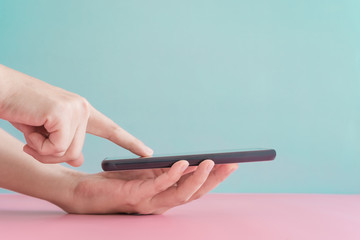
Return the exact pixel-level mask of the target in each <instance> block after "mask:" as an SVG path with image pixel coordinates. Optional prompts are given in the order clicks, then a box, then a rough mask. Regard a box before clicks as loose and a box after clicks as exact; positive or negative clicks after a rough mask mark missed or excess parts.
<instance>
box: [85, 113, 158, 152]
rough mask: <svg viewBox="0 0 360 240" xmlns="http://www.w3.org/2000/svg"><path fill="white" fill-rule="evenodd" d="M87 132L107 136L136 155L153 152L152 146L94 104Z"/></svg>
mask: <svg viewBox="0 0 360 240" xmlns="http://www.w3.org/2000/svg"><path fill="white" fill-rule="evenodd" d="M87 132H88V133H90V134H93V135H96V136H98V137H102V138H106V139H108V140H110V141H111V142H113V143H115V144H117V145H119V146H121V147H123V148H125V149H127V150H129V151H131V152H133V153H135V154H136V155H139V156H142V157H147V156H151V155H152V154H153V150H152V149H151V148H149V147H148V146H146V145H145V144H144V143H143V142H141V141H140V140H139V139H137V138H136V137H134V136H133V135H131V134H130V133H128V132H127V131H125V130H124V129H122V128H121V127H120V126H119V125H117V124H116V123H114V122H113V121H112V120H111V119H110V118H108V117H106V116H105V115H104V114H102V113H101V112H99V111H98V110H96V109H95V108H94V107H92V106H90V117H89V121H88V125H87Z"/></svg>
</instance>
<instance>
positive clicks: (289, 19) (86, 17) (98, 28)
mask: <svg viewBox="0 0 360 240" xmlns="http://www.w3.org/2000/svg"><path fill="white" fill-rule="evenodd" d="M359 13H360V2H359V1H357V0H343V1H340V0H339V1H331V0H330V1H329V0H305V1H285V0H283V1H281V0H275V1H267V0H255V1H237V0H233V1H230V0H227V1H195V0H192V1H169V0H162V1H156V0H155V1H146V0H144V1H45V0H44V1H14V0H8V1H4V0H2V1H0V62H1V63H2V64H4V65H7V66H9V67H12V68H14V69H17V70H19V71H22V72H25V73H27V74H29V75H31V76H34V77H37V78H39V79H41V80H44V81H46V82H49V83H51V84H54V85H57V86H59V87H62V88H65V89H67V90H70V91H73V92H76V93H78V94H80V95H82V96H84V97H86V98H87V99H88V100H89V101H90V102H91V103H92V104H93V105H94V106H95V107H96V108H97V109H99V110H100V111H102V112H103V113H105V114H106V115H108V116H109V117H110V118H112V119H113V120H114V121H116V122H117V123H118V124H119V125H121V126H122V127H123V128H125V129H126V130H128V131H129V132H131V133H132V134H134V135H135V136H137V137H138V138H140V139H141V140H143V141H144V142H145V143H147V144H148V145H149V146H151V147H152V148H153V149H154V150H155V152H156V153H158V154H172V153H188V152H201V151H212V150H226V149H237V148H240V149H241V148H248V147H269V148H275V149H276V150H277V152H278V156H277V158H276V160H275V161H274V162H266V163H265V162H264V163H246V164H241V165H240V168H239V170H238V171H237V172H236V173H234V174H233V175H232V176H231V177H230V178H228V179H227V180H226V181H225V182H224V183H222V184H221V185H220V186H219V187H218V188H217V189H216V190H215V192H287V193H293V192H296V193H303V192H305V193H360V91H359V90H360V14H359ZM0 127H3V128H5V129H6V130H8V131H10V132H11V133H12V134H14V135H15V136H17V137H18V138H20V139H22V137H21V134H19V133H18V132H17V131H16V130H14V128H12V127H11V126H10V125H9V124H8V123H6V122H4V121H0ZM1 144H6V143H1ZM84 154H85V157H86V162H85V163H84V165H83V166H82V167H80V170H83V171H87V172H97V171H100V170H101V169H100V162H101V160H102V159H103V158H104V157H106V156H124V157H127V156H129V153H127V152H126V151H125V150H122V149H121V148H119V147H117V146H115V145H114V144H112V143H110V142H107V141H106V140H104V139H100V138H98V137H94V136H90V135H89V136H88V137H87V140H86V143H85V146H84ZM3 192H5V191H3Z"/></svg>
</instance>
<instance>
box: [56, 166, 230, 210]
mask: <svg viewBox="0 0 360 240" xmlns="http://www.w3.org/2000/svg"><path fill="white" fill-rule="evenodd" d="M188 165H189V163H188V162H187V161H185V160H181V161H178V162H176V163H175V164H174V165H173V166H172V167H171V168H170V169H148V170H128V171H120V172H102V173H98V174H92V175H84V176H82V177H81V178H79V179H78V180H77V181H75V183H76V185H75V187H74V191H73V194H72V197H71V198H70V201H69V203H68V204H64V205H62V204H58V205H59V206H60V207H62V208H63V209H64V210H65V211H67V212H69V213H101V214H104V213H140V214H162V213H164V212H165V211H167V210H169V209H170V208H173V207H176V206H178V205H181V204H185V203H188V202H190V201H192V200H195V199H198V198H200V197H201V196H203V195H204V194H206V193H207V192H209V191H210V190H212V189H213V188H215V187H216V186H217V185H218V184H219V183H220V182H222V181H223V180H224V179H225V178H226V177H228V176H229V175H230V174H231V173H232V172H233V171H235V170H236V169H237V164H223V165H215V166H214V162H213V161H211V160H205V161H203V162H202V163H201V164H200V165H199V166H198V167H188ZM70 196H71V195H70Z"/></svg>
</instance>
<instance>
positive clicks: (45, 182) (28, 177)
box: [0, 129, 82, 206]
mask: <svg viewBox="0 0 360 240" xmlns="http://www.w3.org/2000/svg"><path fill="white" fill-rule="evenodd" d="M0 143H1V144H0V187H2V188H6V189H9V190H12V191H15V192H19V193H23V194H26V195H29V196H33V197H37V198H41V199H44V200H47V201H49V202H52V203H54V204H57V205H59V206H62V205H63V204H65V203H66V204H67V203H68V202H69V201H71V198H72V193H73V189H74V187H75V184H76V180H77V179H78V178H79V177H81V176H82V173H80V172H77V171H74V170H71V169H68V168H65V167H63V166H61V165H55V164H51V165H47V164H43V163H40V162H38V161H37V160H35V159H33V158H32V157H31V156H29V155H27V154H26V153H24V152H23V150H22V147H23V143H21V142H20V141H19V140H17V139H15V138H14V137H12V136H10V135H9V134H8V133H6V132H5V131H4V130H2V129H0Z"/></svg>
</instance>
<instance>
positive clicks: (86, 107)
mask: <svg viewBox="0 0 360 240" xmlns="http://www.w3.org/2000/svg"><path fill="white" fill-rule="evenodd" d="M78 106H79V108H80V109H81V111H83V112H84V113H86V114H87V115H89V114H90V103H89V102H88V101H87V100H86V99H85V98H84V97H81V96H79V97H78Z"/></svg>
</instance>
